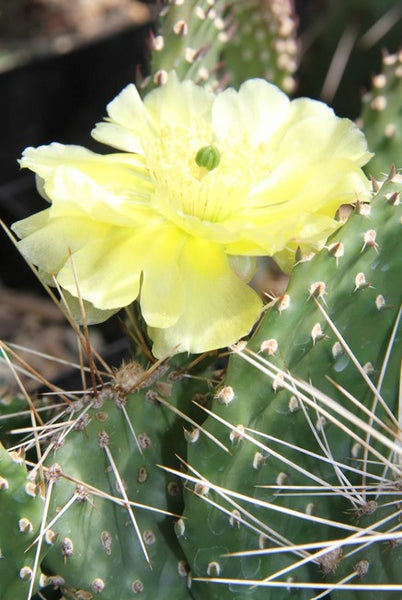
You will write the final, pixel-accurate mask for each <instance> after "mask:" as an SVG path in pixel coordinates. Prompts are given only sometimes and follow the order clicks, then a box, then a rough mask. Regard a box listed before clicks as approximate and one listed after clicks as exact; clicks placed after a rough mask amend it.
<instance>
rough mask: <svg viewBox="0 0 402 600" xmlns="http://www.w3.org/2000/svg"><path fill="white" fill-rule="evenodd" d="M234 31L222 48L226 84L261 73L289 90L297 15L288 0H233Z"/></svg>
mask: <svg viewBox="0 0 402 600" xmlns="http://www.w3.org/2000/svg"><path fill="white" fill-rule="evenodd" d="M231 4H232V9H231V10H232V18H233V22H234V26H235V28H236V32H235V34H234V35H233V37H231V39H230V40H229V41H228V43H227V44H225V46H224V48H223V52H222V58H223V60H224V70H225V74H226V76H227V77H228V80H229V84H230V85H233V86H235V87H239V86H240V85H241V84H242V83H243V81H245V80H246V79H250V78H251V77H263V78H265V79H267V80H268V81H270V82H272V83H274V84H275V85H277V86H278V87H280V88H282V89H283V90H284V91H285V92H287V93H291V92H293V91H294V88H295V83H296V82H295V78H294V74H295V71H296V70H297V67H298V54H299V47H298V46H299V45H298V41H297V39H296V30H297V19H296V16H295V11H294V5H293V2H292V1H286V2H278V1H277V0H248V2H243V1H242V0H234V1H233V2H232V3H231Z"/></svg>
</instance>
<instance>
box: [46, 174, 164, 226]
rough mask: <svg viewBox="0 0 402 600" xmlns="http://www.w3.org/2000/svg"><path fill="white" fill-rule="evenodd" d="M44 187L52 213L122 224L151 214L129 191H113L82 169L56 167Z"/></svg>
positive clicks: (134, 223) (147, 218)
mask: <svg viewBox="0 0 402 600" xmlns="http://www.w3.org/2000/svg"><path fill="white" fill-rule="evenodd" d="M44 189H45V190H46V193H47V194H48V196H49V197H50V198H51V199H52V201H53V202H52V207H51V210H52V215H53V216H54V217H62V216H73V215H82V216H84V215H87V216H88V217H90V218H91V219H93V220H95V221H100V222H103V223H108V224H109V225H118V226H121V227H126V226H128V225H130V224H131V225H132V226H133V227H136V226H138V225H139V224H140V223H142V222H148V221H149V220H150V219H151V218H152V216H153V215H154V213H153V211H152V209H151V208H150V207H149V206H148V204H147V203H144V202H142V201H138V200H137V198H136V197H135V196H134V195H133V196H132V197H131V198H127V197H125V196H124V194H121V195H116V194H113V193H111V192H109V191H107V190H105V189H104V188H102V187H101V186H99V185H98V184H97V183H95V182H94V181H93V180H92V179H91V178H89V177H87V175H85V173H82V172H81V171H78V170H77V169H73V168H69V167H58V168H56V169H55V171H54V173H53V175H52V176H51V177H49V178H48V179H47V180H46V182H45V184H44Z"/></svg>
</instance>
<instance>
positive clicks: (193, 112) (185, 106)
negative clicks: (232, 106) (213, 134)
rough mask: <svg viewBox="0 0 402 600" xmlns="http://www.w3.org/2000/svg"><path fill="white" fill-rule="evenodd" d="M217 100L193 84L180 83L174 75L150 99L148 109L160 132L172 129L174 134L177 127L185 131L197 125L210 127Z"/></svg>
mask: <svg viewBox="0 0 402 600" xmlns="http://www.w3.org/2000/svg"><path fill="white" fill-rule="evenodd" d="M214 97H215V96H214V94H213V93H212V92H209V91H208V90H206V89H204V88H202V87H200V86H198V85H196V84H195V83H193V82H192V81H190V80H185V81H183V82H180V81H179V79H178V77H177V75H176V73H174V72H171V73H169V78H168V81H167V83H166V84H165V85H163V86H162V87H160V88H157V89H155V90H153V91H152V92H151V93H150V94H148V95H147V96H146V98H145V100H144V105H145V107H146V109H147V111H148V114H149V115H151V117H152V121H153V123H155V124H156V127H157V128H158V129H163V128H164V127H165V126H166V125H168V126H169V127H170V128H171V129H172V130H173V131H174V129H175V127H179V128H183V127H184V128H185V127H187V126H191V125H193V124H194V122H198V123H200V124H202V123H203V121H205V122H206V123H209V121H210V119H211V107H212V103H213V101H214Z"/></svg>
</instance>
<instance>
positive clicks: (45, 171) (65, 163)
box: [19, 143, 153, 198]
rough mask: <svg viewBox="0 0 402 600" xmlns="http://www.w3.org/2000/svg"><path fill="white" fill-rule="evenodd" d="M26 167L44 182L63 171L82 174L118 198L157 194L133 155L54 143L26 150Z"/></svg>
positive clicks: (143, 164) (23, 164) (23, 160)
mask: <svg viewBox="0 0 402 600" xmlns="http://www.w3.org/2000/svg"><path fill="white" fill-rule="evenodd" d="M19 162H20V164H21V166H22V167H27V168H29V169H30V170H31V171H34V172H35V173H36V174H37V175H38V176H39V177H40V178H41V179H42V180H43V181H46V180H47V179H48V178H49V177H51V176H52V175H53V174H54V172H55V170H56V169H58V168H60V167H65V168H72V169H75V170H77V171H81V172H82V173H83V174H85V175H86V176H87V177H89V178H90V179H92V180H93V181H94V182H95V183H96V184H97V185H99V186H101V187H102V188H104V189H105V190H108V191H110V192H112V193H114V194H118V195H126V196H132V197H135V196H136V193H137V195H138V197H140V198H141V197H143V195H144V194H147V193H148V194H149V193H150V192H152V190H153V185H152V183H151V179H150V175H149V173H148V169H147V168H146V165H145V163H144V160H143V159H142V158H141V157H140V156H136V155H133V154H107V155H102V154H97V153H96V152H92V151H90V150H87V149H86V148H82V147H81V146H72V145H68V146H67V145H64V144H58V143H52V144H49V145H47V146H39V147H38V148H26V149H25V150H24V152H23V155H22V158H21V159H20V161H19Z"/></svg>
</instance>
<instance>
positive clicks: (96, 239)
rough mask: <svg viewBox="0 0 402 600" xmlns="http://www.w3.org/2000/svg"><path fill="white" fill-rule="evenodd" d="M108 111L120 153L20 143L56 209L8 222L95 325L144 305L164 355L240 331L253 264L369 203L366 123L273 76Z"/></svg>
mask: <svg viewBox="0 0 402 600" xmlns="http://www.w3.org/2000/svg"><path fill="white" fill-rule="evenodd" d="M107 110H108V115H109V116H108V119H107V120H106V121H105V122H103V123H100V124H98V125H97V126H96V127H95V129H94V131H93V136H94V138H95V139H96V140H98V141H100V142H103V143H106V144H108V145H109V146H112V147H114V148H116V149H118V150H119V152H117V153H113V154H107V155H100V154H96V153H94V152H91V151H89V150H86V149H85V148H81V147H78V146H63V145H61V144H56V143H54V144H50V145H48V146H41V147H39V148H36V149H35V148H27V149H26V150H25V152H24V154H23V157H22V159H21V161H20V162H21V166H22V167H28V168H29V169H31V170H32V171H34V172H35V173H36V174H37V181H38V189H39V191H40V192H41V193H42V195H43V196H44V197H45V198H46V199H47V200H48V201H49V202H50V206H49V207H48V208H46V210H44V211H42V212H40V213H38V214H36V215H33V216H31V217H28V218H27V219H24V220H23V221H19V222H18V223H15V224H14V226H13V228H14V231H15V232H16V233H17V234H18V236H19V237H20V238H22V239H21V241H20V242H19V246H20V249H21V252H22V253H23V254H24V255H25V256H26V257H27V259H28V260H30V261H31V262H32V263H33V264H35V265H37V266H38V267H39V270H40V272H41V273H42V275H43V276H44V277H47V278H49V277H56V279H57V281H58V283H59V285H60V286H61V287H62V288H64V289H65V290H67V292H69V293H70V294H72V295H73V296H77V280H78V284H79V290H80V294H81V296H82V298H83V299H84V300H86V301H88V303H90V306H93V309H94V311H95V314H96V316H95V319H96V320H100V317H99V311H106V312H105V314H107V315H109V314H110V313H111V312H113V311H117V310H118V309H119V308H121V307H123V306H127V305H128V304H130V303H131V302H132V301H134V300H135V299H136V298H138V299H139V302H140V305H141V311H142V314H143V316H144V319H145V321H146V323H147V325H148V328H149V334H150V337H151V339H152V340H153V344H154V345H153V352H154V354H155V356H157V357H164V356H167V355H171V354H174V353H176V352H182V351H189V352H202V351H207V350H211V349H215V348H219V347H223V346H226V345H228V344H230V343H232V342H235V341H236V340H237V339H239V338H240V337H242V336H244V335H246V334H247V333H248V332H249V331H250V329H251V327H252V326H253V324H254V323H255V322H256V320H257V319H258V317H259V315H260V312H261V308H262V303H261V300H260V298H259V297H258V295H257V293H256V292H255V291H253V289H252V288H251V287H250V286H249V285H248V281H249V280H250V278H251V277H252V274H253V264H254V260H255V259H254V257H256V256H258V255H271V256H276V257H277V258H278V260H280V261H281V264H282V265H283V266H285V267H286V264H285V263H287V264H289V262H290V261H292V260H293V261H294V253H295V251H296V249H297V248H298V247H301V248H302V249H317V248H319V247H320V246H322V245H323V244H324V243H325V240H326V238H327V236H328V235H329V234H330V233H331V232H332V231H333V230H334V229H335V228H336V227H337V226H338V225H339V223H337V221H336V220H335V219H334V215H335V212H336V210H337V208H338V207H339V205H340V204H342V203H346V202H353V201H354V200H355V199H356V197H357V196H359V197H362V195H364V197H366V196H367V194H368V181H367V179H366V177H365V176H364V174H363V172H362V170H361V167H362V166H363V165H364V164H365V163H366V162H367V161H368V160H369V158H370V157H371V155H370V153H369V152H368V151H367V145H366V141H365V138H364V136H363V134H362V133H361V132H360V131H359V130H358V128H357V127H356V126H355V125H354V124H353V123H352V122H351V121H349V120H347V119H340V118H338V117H336V116H335V115H334V113H333V111H332V110H331V109H330V108H328V107H327V106H326V105H325V104H323V103H320V102H317V101H313V100H308V99H304V98H302V99H297V100H293V101H290V100H289V99H288V98H287V96H286V95H285V94H283V93H282V92H281V91H280V90H279V89H278V88H276V87H275V86H274V85H271V84H269V83H267V82H266V81H263V80H258V79H254V80H250V81H247V82H246V83H244V84H243V85H242V86H241V88H240V90H239V91H238V92H236V91H235V90H233V89H228V90H226V91H224V92H222V93H219V94H213V93H211V92H208V91H207V90H205V89H203V88H202V87H199V86H197V85H195V84H194V83H192V82H191V81H184V82H180V81H179V80H178V79H177V77H176V75H175V74H174V73H171V74H170V75H169V79H168V82H167V83H166V84H165V85H164V86H163V87H161V88H158V89H156V90H154V91H152V92H151V93H150V94H148V95H147V96H146V97H145V99H144V100H142V99H141V98H140V96H139V94H138V92H137V90H136V88H135V87H134V85H129V86H128V87H126V88H125V89H124V90H123V91H122V92H121V93H120V94H119V95H118V96H117V98H115V100H113V101H112V102H111V103H110V104H109V105H108V107H107ZM284 261H285V262H284ZM89 317H91V311H89Z"/></svg>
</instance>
